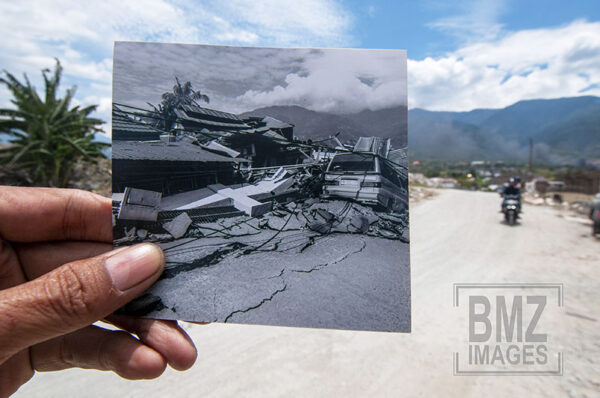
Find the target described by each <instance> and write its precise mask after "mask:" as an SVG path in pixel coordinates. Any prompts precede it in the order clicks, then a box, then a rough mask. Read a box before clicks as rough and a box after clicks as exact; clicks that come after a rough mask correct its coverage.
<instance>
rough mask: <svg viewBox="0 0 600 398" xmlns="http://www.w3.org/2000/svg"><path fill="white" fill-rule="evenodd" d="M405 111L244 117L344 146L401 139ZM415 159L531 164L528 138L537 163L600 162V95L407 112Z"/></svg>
mask: <svg viewBox="0 0 600 398" xmlns="http://www.w3.org/2000/svg"><path fill="white" fill-rule="evenodd" d="M406 114H407V111H406V107H394V108H388V109H382V110H377V111H371V110H365V111H362V112H359V113H354V114H344V115H337V114H330V113H324V112H316V111H312V110H308V109H305V108H302V107H299V106H271V107H266V108H259V109H256V110H254V111H251V112H247V113H244V114H242V115H241V116H248V115H254V116H272V117H274V118H276V119H279V120H282V121H286V122H289V123H292V124H294V125H295V128H294V134H295V135H296V136H298V137H303V138H305V139H308V138H310V139H312V140H313V141H314V140H318V139H322V138H327V137H328V136H331V135H334V134H336V133H338V132H340V136H339V138H340V139H341V140H342V141H350V140H356V139H357V138H358V137H360V136H370V135H374V136H380V137H386V138H388V137H389V138H392V144H393V146H394V147H396V148H398V147H402V146H404V145H405V144H406V142H405V141H404V140H403V139H402V138H400V137H404V136H405V135H404V134H402V132H403V128H405V127H404V126H406V123H404V120H405V117H406ZM408 137H409V138H408V141H409V142H408V143H409V152H410V153H411V157H412V158H413V159H414V158H418V159H429V160H446V161H458V160H475V159H486V160H504V161H526V160H527V159H528V156H529V139H532V140H533V143H534V159H535V161H536V162H541V163H549V164H569V163H577V162H580V161H581V160H582V159H598V158H600V98H599V97H593V96H582V97H571V98H558V99H543V100H542V99H536V100H525V101H519V102H517V103H515V104H513V105H510V106H507V107H506V108H501V109H474V110H472V111H469V112H446V111H427V110H424V109H411V110H409V111H408Z"/></svg>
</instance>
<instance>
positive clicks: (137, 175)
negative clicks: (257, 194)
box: [112, 140, 247, 196]
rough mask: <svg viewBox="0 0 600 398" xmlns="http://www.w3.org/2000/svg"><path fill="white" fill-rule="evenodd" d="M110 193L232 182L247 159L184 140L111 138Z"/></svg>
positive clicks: (176, 190) (169, 191)
mask: <svg viewBox="0 0 600 398" xmlns="http://www.w3.org/2000/svg"><path fill="white" fill-rule="evenodd" d="M112 159H113V160H112V167H113V192H123V191H124V190H125V188H126V187H132V188H140V189H145V190H150V191H157V192H161V193H162V195H164V196H166V195H172V194H176V193H180V192H185V191H192V190H195V189H199V188H204V187H206V186H208V185H211V184H224V185H229V184H233V183H235V182H236V170H237V169H238V168H239V166H240V165H241V164H244V163H247V160H245V159H240V158H232V157H230V156H223V155H219V154H216V153H214V152H211V151H208V150H206V149H203V148H201V147H200V146H198V145H194V144H191V143H188V142H185V141H175V142H164V141H160V140H158V141H119V140H115V141H113V148H112Z"/></svg>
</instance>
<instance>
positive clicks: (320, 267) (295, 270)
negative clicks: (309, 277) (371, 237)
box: [291, 239, 367, 274]
mask: <svg viewBox="0 0 600 398" xmlns="http://www.w3.org/2000/svg"><path fill="white" fill-rule="evenodd" d="M361 242H362V246H361V247H360V248H359V249H358V250H356V251H353V252H348V253H346V254H345V255H343V256H342V257H340V258H338V259H337V260H335V261H334V262H332V263H322V264H317V265H316V266H315V267H313V268H311V269H309V270H303V269H293V270H291V271H292V272H297V273H302V274H310V273H311V272H313V271H319V270H321V269H323V268H326V267H328V266H330V265H334V264H337V263H339V262H342V261H344V260H345V259H347V258H348V257H350V256H352V255H353V254H357V253H360V252H362V251H363V250H364V249H365V247H367V242H365V240H364V239H361Z"/></svg>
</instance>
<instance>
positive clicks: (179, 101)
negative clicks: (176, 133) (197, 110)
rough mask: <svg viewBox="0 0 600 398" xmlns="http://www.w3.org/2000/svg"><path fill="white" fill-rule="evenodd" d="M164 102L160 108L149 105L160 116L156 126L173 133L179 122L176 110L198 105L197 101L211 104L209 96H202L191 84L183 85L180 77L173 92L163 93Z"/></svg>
mask: <svg viewBox="0 0 600 398" xmlns="http://www.w3.org/2000/svg"><path fill="white" fill-rule="evenodd" d="M161 97H162V100H161V102H160V104H158V106H155V105H152V104H151V103H148V105H150V106H151V107H152V108H154V111H155V112H156V113H157V114H158V115H159V120H158V122H157V123H156V126H157V127H158V128H160V129H162V130H165V131H171V129H172V128H173V126H174V125H175V123H176V121H177V115H176V114H175V109H177V108H179V107H180V106H181V105H192V104H197V103H196V101H204V102H206V103H209V102H210V98H208V96H207V95H205V94H202V93H201V92H200V91H196V90H194V89H193V88H192V83H191V82H189V81H188V82H185V83H184V84H181V82H180V81H179V78H178V77H175V85H174V86H173V91H172V92H166V93H163V95H162V96H161Z"/></svg>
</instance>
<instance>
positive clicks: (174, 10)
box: [0, 0, 352, 121]
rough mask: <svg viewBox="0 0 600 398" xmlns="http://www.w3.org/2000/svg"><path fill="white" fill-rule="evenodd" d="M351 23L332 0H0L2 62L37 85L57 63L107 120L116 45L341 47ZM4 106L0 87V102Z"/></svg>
mask: <svg viewBox="0 0 600 398" xmlns="http://www.w3.org/2000/svg"><path fill="white" fill-rule="evenodd" d="M351 26H352V18H351V16H350V14H349V13H347V12H346V11H345V9H344V8H343V7H342V6H341V5H340V4H339V3H338V2H337V1H335V0H306V1H298V2H297V1H290V0H285V1H275V0H270V1H262V2H261V1H250V0H234V1H227V2H219V1H216V0H208V1H203V2H197V1H192V0H147V1H144V2H141V1H135V0H105V1H93V2H82V1H77V0H54V1H52V2H47V1H44V0H23V1H19V2H1V3H0V36H1V37H2V41H0V61H1V64H2V67H3V69H6V70H8V71H10V72H13V73H14V74H21V73H22V72H25V73H27V74H28V75H29V77H30V78H31V80H32V81H33V82H34V83H37V84H38V85H39V84H40V83H41V77H40V76H41V75H40V70H41V69H42V68H48V67H52V66H53V65H54V58H55V57H56V58H59V59H60V60H61V63H62V65H63V66H64V84H63V88H66V87H67V86H68V85H72V84H77V85H78V86H79V91H78V97H79V98H80V99H81V101H82V104H84V105H86V101H88V100H89V101H94V103H97V104H98V103H99V104H101V106H100V107H99V111H98V116H99V117H101V118H103V119H104V120H107V121H108V120H109V118H110V113H109V112H110V109H106V106H105V104H107V103H109V101H110V84H111V76H112V48H113V42H114V41H115V40H140V41H143V40H149V41H163V42H188V43H208V44H234V45H235V44H241V45H248V44H251V45H272V46H306V45H312V46H324V47H328V46H346V45H348V44H350V43H351V40H352V37H351V35H350V34H349V31H350V28H351ZM99 88H101V90H100V91H99V90H98V89H99ZM106 88H108V90H106ZM7 103H8V93H7V92H6V90H4V89H0V104H7Z"/></svg>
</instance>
